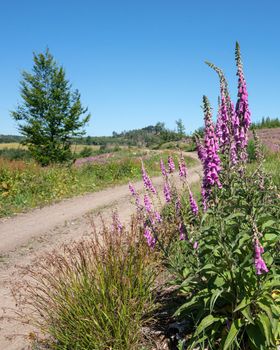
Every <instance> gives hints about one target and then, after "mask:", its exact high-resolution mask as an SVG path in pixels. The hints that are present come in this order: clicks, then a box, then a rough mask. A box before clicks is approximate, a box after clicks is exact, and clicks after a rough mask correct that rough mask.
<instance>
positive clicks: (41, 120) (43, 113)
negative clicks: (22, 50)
mask: <svg viewBox="0 0 280 350" xmlns="http://www.w3.org/2000/svg"><path fill="white" fill-rule="evenodd" d="M33 59H34V65H33V69H32V72H31V73H28V72H26V71H24V72H23V73H22V78H23V79H22V81H21V82H20V91H21V97H22V99H23V102H22V103H21V104H20V105H18V107H17V109H16V111H13V112H11V115H12V117H13V118H14V119H15V120H16V121H18V123H19V131H20V133H21V134H22V135H23V136H24V137H25V140H24V144H26V145H27V147H28V149H29V151H30V152H31V154H32V156H33V157H34V158H35V159H36V160H37V161H38V162H39V163H40V164H41V165H48V164H50V163H62V162H65V161H68V160H69V159H71V157H72V153H71V140H72V139H73V137H77V136H81V135H83V134H84V131H83V130H82V128H83V127H84V126H85V124H86V123H87V122H88V121H89V118H90V114H88V113H87V108H83V107H82V104H81V100H80V93H79V91H78V90H73V91H72V86H71V84H70V83H69V81H68V80H67V79H66V77H65V70H64V69H63V67H62V66H59V65H58V64H57V63H56V61H55V59H54V57H53V56H52V55H51V53H50V52H49V50H48V49H47V50H46V51H45V52H44V53H39V54H35V53H34V56H33ZM82 116H83V117H82Z"/></svg>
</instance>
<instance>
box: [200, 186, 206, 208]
mask: <svg viewBox="0 0 280 350" xmlns="http://www.w3.org/2000/svg"><path fill="white" fill-rule="evenodd" d="M201 198H202V206H203V211H204V212H206V210H207V198H206V193H205V189H204V188H203V185H202V189H201Z"/></svg>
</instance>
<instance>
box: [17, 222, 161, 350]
mask: <svg viewBox="0 0 280 350" xmlns="http://www.w3.org/2000/svg"><path fill="white" fill-rule="evenodd" d="M151 256H152V255H151V254H150V253H149V252H148V251H147V248H146V243H145V242H143V233H142V232H141V231H140V230H139V225H138V223H137V220H133V221H132V223H131V226H130V227H128V228H127V229H125V228H123V227H120V226H116V225H115V226H114V228H112V229H111V228H106V227H105V226H104V227H103V230H102V232H101V234H98V233H97V232H95V233H93V234H92V236H91V237H90V238H89V239H86V240H82V241H80V242H78V243H73V244H71V245H68V246H65V247H64V251H63V253H58V252H54V253H51V254H49V255H47V256H46V257H45V259H40V261H38V263H37V264H34V265H33V267H30V268H28V269H27V273H28V279H27V280H26V282H25V283H26V284H25V285H24V290H25V293H24V295H22V296H21V297H22V301H23V304H21V305H22V306H23V307H24V309H25V311H26V310H28V315H29V316H30V315H32V316H31V322H32V323H33V324H34V325H36V327H37V328H38V329H39V331H40V332H41V334H42V333H44V334H47V335H48V336H47V340H46V341H45V342H46V343H47V344H48V348H50V349H55V350H62V349H63V350H65V349H75V350H86V349H88V350H91V349H92V350H99V349H100V350H105V349H112V350H132V349H139V347H138V345H139V342H140V339H141V328H142V327H143V325H144V324H146V323H147V322H148V318H147V315H148V314H149V312H150V311H151V310H152V308H153V298H152V286H153V282H154V276H155V273H154V271H153V264H152V263H151Z"/></svg>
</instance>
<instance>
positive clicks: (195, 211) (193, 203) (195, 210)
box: [189, 191, 198, 216]
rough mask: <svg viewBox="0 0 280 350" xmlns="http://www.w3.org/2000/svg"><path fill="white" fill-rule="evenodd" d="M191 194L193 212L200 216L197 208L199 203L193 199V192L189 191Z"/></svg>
mask: <svg viewBox="0 0 280 350" xmlns="http://www.w3.org/2000/svg"><path fill="white" fill-rule="evenodd" d="M189 192H190V196H189V200H190V205H191V211H192V213H193V214H194V215H195V216H196V215H198V206H197V203H196V201H195V199H194V197H193V194H192V192H191V191H189Z"/></svg>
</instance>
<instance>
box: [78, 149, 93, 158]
mask: <svg viewBox="0 0 280 350" xmlns="http://www.w3.org/2000/svg"><path fill="white" fill-rule="evenodd" d="M93 153H94V152H93V150H92V149H91V148H90V147H84V148H83V149H82V150H81V152H80V153H79V157H81V158H85V157H90V156H92V155H93Z"/></svg>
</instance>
